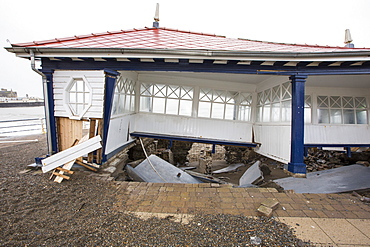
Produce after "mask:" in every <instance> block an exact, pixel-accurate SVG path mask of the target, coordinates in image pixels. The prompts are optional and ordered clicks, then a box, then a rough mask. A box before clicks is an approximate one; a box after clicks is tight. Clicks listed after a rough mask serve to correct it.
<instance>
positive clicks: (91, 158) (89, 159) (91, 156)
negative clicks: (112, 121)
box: [87, 119, 96, 163]
mask: <svg viewBox="0 0 370 247" xmlns="http://www.w3.org/2000/svg"><path fill="white" fill-rule="evenodd" d="M95 129H96V120H95V119H91V121H90V130H89V138H93V137H94V136H95V133H96V132H95ZM87 162H89V163H92V162H94V153H93V152H90V153H89V154H88V156H87Z"/></svg>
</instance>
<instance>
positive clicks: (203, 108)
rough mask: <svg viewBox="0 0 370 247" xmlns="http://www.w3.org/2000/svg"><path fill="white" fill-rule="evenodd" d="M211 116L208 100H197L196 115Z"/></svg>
mask: <svg viewBox="0 0 370 247" xmlns="http://www.w3.org/2000/svg"><path fill="white" fill-rule="evenodd" d="M210 116H211V103H210V102H199V110H198V117H208V118H209V117H210Z"/></svg>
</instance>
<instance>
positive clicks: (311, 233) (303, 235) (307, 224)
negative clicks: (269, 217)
mask: <svg viewBox="0 0 370 247" xmlns="http://www.w3.org/2000/svg"><path fill="white" fill-rule="evenodd" d="M278 220H279V221H280V222H282V223H285V224H287V225H288V226H290V227H292V228H293V229H294V230H295V231H296V232H295V233H296V235H297V237H298V238H300V239H302V240H303V241H305V242H307V241H311V242H312V243H315V244H322V245H328V246H334V241H333V240H332V239H331V238H330V237H329V236H328V235H327V234H326V233H325V232H324V231H322V229H321V228H320V227H319V225H318V224H317V223H316V222H315V221H314V220H313V219H311V218H306V217H304V218H303V217H278Z"/></svg>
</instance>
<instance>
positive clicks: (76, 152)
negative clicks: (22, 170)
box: [42, 135, 102, 173]
mask: <svg viewBox="0 0 370 247" xmlns="http://www.w3.org/2000/svg"><path fill="white" fill-rule="evenodd" d="M100 141H101V137H100V136H99V135H98V136H95V137H93V138H90V139H89V140H87V141H84V142H82V143H79V144H77V145H76V146H73V147H71V148H68V149H66V150H63V151H61V152H59V153H56V154H54V155H52V156H50V157H48V158H46V159H43V160H42V165H43V166H42V172H43V173H45V172H48V171H51V170H53V169H55V168H57V167H59V166H62V165H64V164H66V163H68V162H70V161H72V160H74V159H77V158H79V157H81V156H83V155H86V154H88V153H90V152H93V151H95V150H97V149H99V148H101V147H102V145H101V143H100Z"/></svg>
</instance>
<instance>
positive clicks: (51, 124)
mask: <svg viewBox="0 0 370 247" xmlns="http://www.w3.org/2000/svg"><path fill="white" fill-rule="evenodd" d="M40 71H41V72H42V73H43V74H44V75H45V76H46V85H43V87H44V101H45V104H48V107H45V118H47V117H48V120H46V122H47V126H46V128H47V135H48V138H47V140H48V142H51V143H48V146H49V150H48V151H49V154H54V153H57V152H58V141H57V127H56V126H57V125H56V120H55V115H54V92H53V73H54V71H53V70H51V69H41V70H40ZM44 83H45V82H44ZM46 101H47V102H46ZM46 111H48V112H46ZM50 148H51V150H50Z"/></svg>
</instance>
